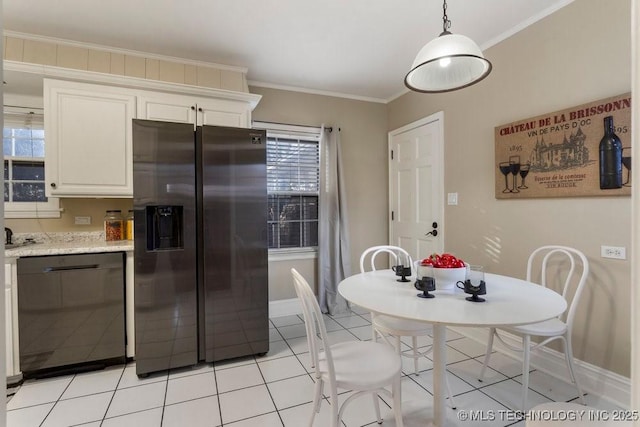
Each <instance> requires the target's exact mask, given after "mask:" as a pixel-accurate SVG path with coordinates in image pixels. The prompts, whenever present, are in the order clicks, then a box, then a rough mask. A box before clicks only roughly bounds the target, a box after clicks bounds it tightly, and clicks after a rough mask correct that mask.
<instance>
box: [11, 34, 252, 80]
mask: <svg viewBox="0 0 640 427" xmlns="http://www.w3.org/2000/svg"><path fill="white" fill-rule="evenodd" d="M4 36H5V37H14V38H19V39H24V40H32V41H37V42H44V43H55V44H58V45H63V46H72V47H79V48H82V49H92V50H100V51H104V52H109V53H117V54H121V55H128V56H136V57H142V58H147V59H156V60H158V61H168V62H178V63H181V64H185V65H194V66H196V67H207V68H216V69H219V70H225V71H235V72H239V73H244V74H246V73H247V72H248V70H249V69H248V68H247V67H239V66H235V65H225V64H218V63H215V62H205V61H196V60H193V59H187V58H178V57H175V56H166V55H158V54H154V53H148V52H140V51H137V50H131V49H121V48H117V47H111V46H103V45H99V44H94V43H86V42H80V41H75V40H67V39H59V38H56V37H47V36H40V35H36V34H27V33H20V32H17V31H11V30H4Z"/></svg>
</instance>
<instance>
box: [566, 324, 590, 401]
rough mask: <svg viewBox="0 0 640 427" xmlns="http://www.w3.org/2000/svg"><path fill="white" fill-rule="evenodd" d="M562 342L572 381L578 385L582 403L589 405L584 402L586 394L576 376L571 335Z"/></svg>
mask: <svg viewBox="0 0 640 427" xmlns="http://www.w3.org/2000/svg"><path fill="white" fill-rule="evenodd" d="M562 342H563V343H564V358H565V360H566V362H567V367H568V368H569V375H571V381H573V383H574V384H575V385H576V388H577V389H578V396H579V397H580V402H582V404H583V405H586V404H587V403H586V402H585V400H584V393H583V392H582V388H580V384H579V383H578V377H577V375H576V369H575V367H574V365H573V349H572V348H571V347H572V346H571V335H569V334H567V336H566V338H565V337H563V338H562Z"/></svg>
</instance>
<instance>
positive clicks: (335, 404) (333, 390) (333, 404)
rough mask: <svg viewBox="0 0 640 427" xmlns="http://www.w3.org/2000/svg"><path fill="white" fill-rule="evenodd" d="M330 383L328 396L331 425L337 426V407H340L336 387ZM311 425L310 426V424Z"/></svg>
mask: <svg viewBox="0 0 640 427" xmlns="http://www.w3.org/2000/svg"><path fill="white" fill-rule="evenodd" d="M329 384H330V387H329V388H330V389H331V391H330V393H329V394H330V398H331V427H338V426H339V425H340V415H339V413H338V409H339V408H340V402H338V389H337V388H336V386H335V384H332V383H331V381H329ZM310 427H311V426H310Z"/></svg>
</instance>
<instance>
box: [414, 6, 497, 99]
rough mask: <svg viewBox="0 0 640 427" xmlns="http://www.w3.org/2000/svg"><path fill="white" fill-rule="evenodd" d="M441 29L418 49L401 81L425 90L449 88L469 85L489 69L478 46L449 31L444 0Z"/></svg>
mask: <svg viewBox="0 0 640 427" xmlns="http://www.w3.org/2000/svg"><path fill="white" fill-rule="evenodd" d="M442 9H443V16H442V21H443V23H442V33H441V34H440V36H439V37H438V38H436V39H433V40H431V41H430V42H429V43H427V44H426V45H425V46H424V47H423V48H422V49H421V50H420V52H418V55H417V56H416V59H415V60H414V61H413V65H412V66H411V71H409V73H407V76H406V77H405V78H404V84H405V85H406V86H407V87H408V88H409V89H411V90H414V91H416V92H424V93H438V92H449V91H452V90H457V89H462V88H463V87H467V86H471V85H472V84H475V83H478V82H479V81H480V80H482V79H484V78H485V77H487V76H488V75H489V73H490V72H491V62H489V61H488V60H487V59H485V57H484V56H483V55H482V50H480V47H478V45H477V44H476V43H475V42H474V41H473V40H471V39H470V38H469V37H465V36H463V35H459V34H451V33H450V32H449V28H451V21H449V18H448V17H447V0H444V3H443V5H442Z"/></svg>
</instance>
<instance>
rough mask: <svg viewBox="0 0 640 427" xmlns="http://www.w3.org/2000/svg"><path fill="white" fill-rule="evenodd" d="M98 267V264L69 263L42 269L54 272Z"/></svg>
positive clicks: (44, 271) (46, 271)
mask: <svg viewBox="0 0 640 427" xmlns="http://www.w3.org/2000/svg"><path fill="white" fill-rule="evenodd" d="M95 268H98V264H87V265H69V266H64V267H45V268H43V269H42V272H43V273H52V272H54V271H68V270H90V269H95Z"/></svg>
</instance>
